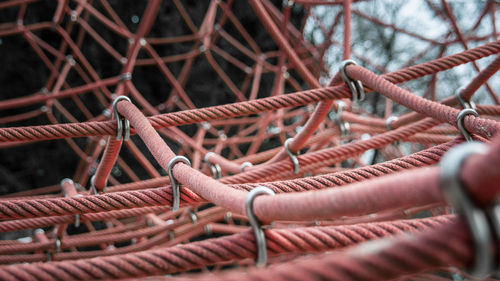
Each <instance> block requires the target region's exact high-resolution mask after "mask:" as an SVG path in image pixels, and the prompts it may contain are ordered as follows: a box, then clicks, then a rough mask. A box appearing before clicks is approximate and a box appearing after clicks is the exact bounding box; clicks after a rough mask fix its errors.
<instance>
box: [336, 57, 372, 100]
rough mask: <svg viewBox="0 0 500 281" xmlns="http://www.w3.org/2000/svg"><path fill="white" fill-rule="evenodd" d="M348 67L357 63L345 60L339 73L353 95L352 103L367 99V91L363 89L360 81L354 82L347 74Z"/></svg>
mask: <svg viewBox="0 0 500 281" xmlns="http://www.w3.org/2000/svg"><path fill="white" fill-rule="evenodd" d="M348 65H357V63H356V62H355V61H353V60H345V61H343V62H342V64H341V66H340V69H339V72H340V77H341V78H342V80H343V81H344V82H345V83H346V84H347V86H348V87H349V89H350V90H351V93H352V102H358V101H363V100H364V99H365V96H366V94H365V89H364V88H363V84H362V83H361V81H359V80H354V79H352V78H351V77H349V75H347V72H346V69H345V68H346V66H348Z"/></svg>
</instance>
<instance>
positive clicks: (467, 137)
mask: <svg viewBox="0 0 500 281" xmlns="http://www.w3.org/2000/svg"><path fill="white" fill-rule="evenodd" d="M467 115H474V116H476V117H478V116H479V114H477V111H475V110H474V109H472V108H465V109H462V111H460V113H458V116H457V127H458V130H459V131H460V133H461V134H462V136H463V137H464V138H465V140H466V141H472V136H471V134H470V133H469V131H467V129H466V128H465V126H464V118H465V116H467Z"/></svg>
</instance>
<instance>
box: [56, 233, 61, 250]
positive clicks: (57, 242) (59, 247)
mask: <svg viewBox="0 0 500 281" xmlns="http://www.w3.org/2000/svg"><path fill="white" fill-rule="evenodd" d="M61 247H62V242H61V239H59V237H56V252H57V253H60V252H61Z"/></svg>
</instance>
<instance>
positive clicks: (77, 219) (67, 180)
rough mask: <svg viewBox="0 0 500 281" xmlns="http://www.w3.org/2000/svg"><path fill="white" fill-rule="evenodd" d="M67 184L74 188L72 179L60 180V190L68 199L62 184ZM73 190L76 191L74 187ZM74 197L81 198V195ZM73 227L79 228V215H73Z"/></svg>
mask: <svg viewBox="0 0 500 281" xmlns="http://www.w3.org/2000/svg"><path fill="white" fill-rule="evenodd" d="M67 182H69V183H70V184H71V185H72V186H73V187H74V186H75V183H74V182H73V180H72V179H69V178H64V179H62V180H61V183H60V186H61V189H62V190H63V195H64V197H68V196H69V195H68V194H66V192H65V191H64V188H63V186H64V184H65V183H67ZM75 190H76V187H75ZM74 197H82V195H81V194H76V195H75V196H74ZM74 225H75V227H77V228H78V227H80V215H79V214H77V215H75V223H74Z"/></svg>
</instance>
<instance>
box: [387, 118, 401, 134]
mask: <svg viewBox="0 0 500 281" xmlns="http://www.w3.org/2000/svg"><path fill="white" fill-rule="evenodd" d="M398 120H399V118H398V117H397V116H394V115H392V116H389V118H387V119H386V120H385V127H386V128H387V130H388V131H392V130H394V128H393V127H392V126H391V124H392V122H394V121H398Z"/></svg>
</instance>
